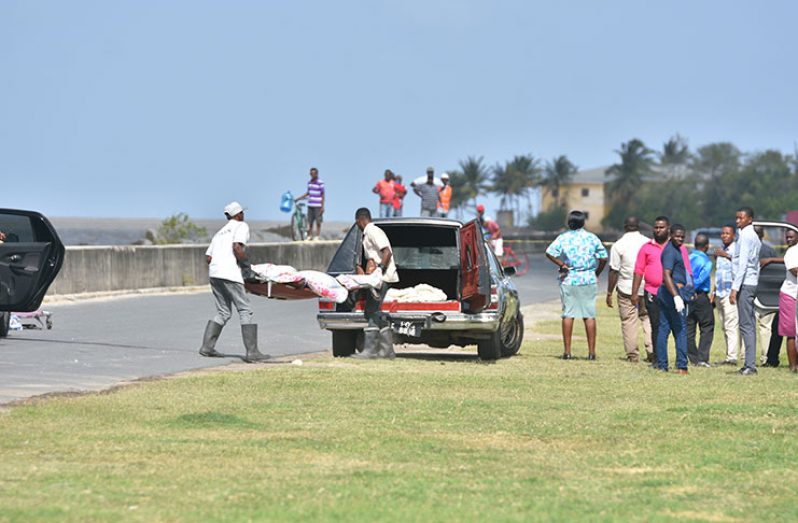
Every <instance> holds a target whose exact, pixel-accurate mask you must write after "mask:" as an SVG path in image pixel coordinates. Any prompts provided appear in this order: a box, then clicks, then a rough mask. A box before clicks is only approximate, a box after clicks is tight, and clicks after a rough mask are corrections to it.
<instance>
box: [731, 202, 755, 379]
mask: <svg viewBox="0 0 798 523" xmlns="http://www.w3.org/2000/svg"><path fill="white" fill-rule="evenodd" d="M753 221H754V210H753V209H752V208H751V207H740V209H739V210H738V211H737V216H736V222H737V229H738V230H739V231H740V239H739V240H738V242H739V243H738V245H737V249H735V252H734V256H733V258H732V274H734V281H733V282H732V289H731V294H730V295H729V302H730V303H731V304H732V305H737V314H738V315H739V317H740V337H741V338H742V339H743V344H744V345H745V364H744V365H743V367H742V368H741V369H740V374H742V375H743V376H751V375H754V374H756V317H755V315H754V296H755V295H756V286H757V284H758V283H759V248H760V246H761V245H762V242H760V241H759V237H758V236H757V235H756V232H755V231H754V227H753V225H751V224H752V223H753Z"/></svg>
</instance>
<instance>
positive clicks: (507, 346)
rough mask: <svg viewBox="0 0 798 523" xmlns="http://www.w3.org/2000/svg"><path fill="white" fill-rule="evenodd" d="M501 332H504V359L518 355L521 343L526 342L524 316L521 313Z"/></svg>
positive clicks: (503, 327) (504, 326)
mask: <svg viewBox="0 0 798 523" xmlns="http://www.w3.org/2000/svg"><path fill="white" fill-rule="evenodd" d="M500 330H501V332H502V336H501V338H502V357H503V358H508V357H510V356H512V355H514V354H518V350H519V349H520V348H521V342H522V341H524V316H523V315H522V314H521V313H520V312H519V313H518V314H517V315H516V316H515V318H513V319H512V320H511V321H509V322H508V323H507V325H503V326H502V328H501V329H500Z"/></svg>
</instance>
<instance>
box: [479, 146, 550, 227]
mask: <svg viewBox="0 0 798 523" xmlns="http://www.w3.org/2000/svg"><path fill="white" fill-rule="evenodd" d="M539 163H540V162H539V161H538V160H536V159H535V158H534V157H533V156H532V155H531V154H527V155H517V156H515V157H514V158H513V159H512V160H511V161H509V162H506V163H505V164H504V165H503V166H502V165H500V164H496V166H495V167H494V168H493V178H492V180H491V181H492V184H491V187H490V190H491V192H493V193H495V194H497V195H499V196H501V200H500V202H499V204H500V206H501V208H502V209H507V208H512V209H514V210H515V212H516V215H517V216H519V217H520V215H521V206H520V201H521V198H526V199H527V207H529V208H531V204H532V202H531V200H530V196H529V193H530V191H531V190H532V189H533V188H534V187H535V186H536V185H537V184H538V181H539V177H540V167H539V166H538V165H539ZM508 204H509V205H508Z"/></svg>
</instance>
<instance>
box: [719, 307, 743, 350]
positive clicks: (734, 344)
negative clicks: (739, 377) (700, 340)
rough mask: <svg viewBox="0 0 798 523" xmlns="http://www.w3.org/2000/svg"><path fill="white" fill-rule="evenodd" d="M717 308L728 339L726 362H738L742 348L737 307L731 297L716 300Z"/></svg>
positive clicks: (724, 334) (724, 333)
mask: <svg viewBox="0 0 798 523" xmlns="http://www.w3.org/2000/svg"><path fill="white" fill-rule="evenodd" d="M715 307H716V309H717V311H718V320H719V322H720V325H721V327H722V328H723V337H724V338H725V339H726V361H731V360H734V361H737V351H738V349H739V348H740V321H739V316H738V314H737V305H732V304H731V302H730V301H729V297H728V296H726V297H724V298H717V297H716V298H715Z"/></svg>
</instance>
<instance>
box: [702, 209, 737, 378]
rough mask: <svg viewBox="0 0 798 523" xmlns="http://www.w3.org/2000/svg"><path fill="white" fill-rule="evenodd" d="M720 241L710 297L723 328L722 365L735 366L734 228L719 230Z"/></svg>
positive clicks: (716, 251) (727, 227) (728, 226)
mask: <svg viewBox="0 0 798 523" xmlns="http://www.w3.org/2000/svg"><path fill="white" fill-rule="evenodd" d="M720 240H721V242H723V246H722V247H715V257H716V258H717V262H716V264H715V292H713V293H712V295H711V296H710V298H711V300H712V302H713V303H714V304H715V310H717V311H718V323H720V324H721V326H722V327H723V336H724V337H725V338H726V358H725V359H724V360H723V361H722V362H721V364H723V365H737V352H738V350H739V348H740V320H739V316H738V313H737V305H735V304H732V303H731V301H729V295H730V294H731V288H732V282H733V281H734V275H733V274H732V262H731V259H732V256H733V255H734V250H735V249H736V248H737V245H736V243H735V242H734V227H732V226H731V225H724V226H723V229H721V233H720ZM743 352H744V349H743Z"/></svg>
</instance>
